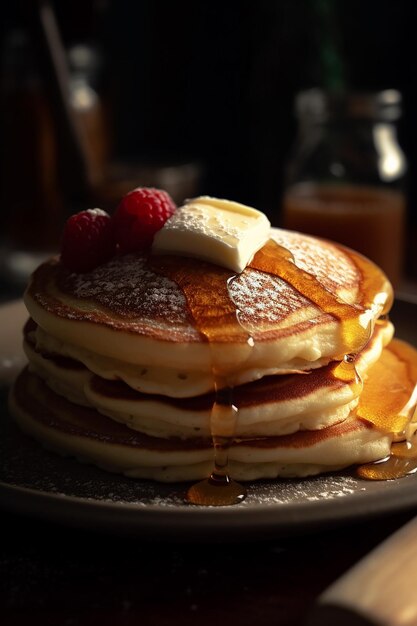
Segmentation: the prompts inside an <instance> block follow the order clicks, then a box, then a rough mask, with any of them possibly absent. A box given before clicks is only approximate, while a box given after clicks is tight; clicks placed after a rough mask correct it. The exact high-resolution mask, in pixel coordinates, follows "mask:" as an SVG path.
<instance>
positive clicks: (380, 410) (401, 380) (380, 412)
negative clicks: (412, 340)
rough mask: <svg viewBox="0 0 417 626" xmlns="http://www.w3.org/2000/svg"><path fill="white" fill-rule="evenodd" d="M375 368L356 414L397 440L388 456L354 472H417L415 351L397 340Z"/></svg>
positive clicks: (371, 475) (385, 476)
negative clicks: (391, 434) (382, 391)
mask: <svg viewBox="0 0 417 626" xmlns="http://www.w3.org/2000/svg"><path fill="white" fill-rule="evenodd" d="M374 368H375V372H374V371H373V376H372V377H371V378H370V380H369V381H368V382H367V385H366V386H365V388H364V391H363V393H362V395H361V397H360V400H359V405H358V408H357V410H356V414H357V416H358V417H359V418H362V419H366V420H367V421H368V422H371V423H372V424H374V425H375V426H377V428H378V429H380V430H385V431H386V432H387V433H394V438H395V439H397V441H396V442H395V443H393V444H392V445H391V452H390V454H389V455H388V456H387V457H386V458H385V459H381V460H380V461H376V462H374V463H365V464H363V465H360V466H359V467H357V468H356V470H355V473H356V474H357V476H359V477H360V478H364V479H367V480H391V479H394V478H402V477H403V476H406V475H408V474H412V473H414V472H415V471H417V424H416V425H414V421H413V420H414V414H415V412H416V402H417V382H416V381H417V356H416V352H415V351H414V350H413V349H412V348H411V347H410V346H409V345H408V344H406V343H404V342H402V341H398V340H395V339H394V340H393V341H392V342H391V343H390V344H389V346H388V347H387V348H386V349H385V350H384V352H383V354H382V356H381V358H380V360H379V361H378V362H377V363H376V364H375V365H374V366H373V370H374ZM369 383H370V384H369ZM381 389H383V390H384V393H383V394H382V393H381ZM413 430H414V431H415V432H413ZM410 431H411V432H410ZM401 439H403V441H398V440H401Z"/></svg>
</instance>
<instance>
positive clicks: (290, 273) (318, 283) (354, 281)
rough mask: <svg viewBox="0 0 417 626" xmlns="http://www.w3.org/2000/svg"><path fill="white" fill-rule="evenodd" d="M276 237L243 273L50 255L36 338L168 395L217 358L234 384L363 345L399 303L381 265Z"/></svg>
mask: <svg viewBox="0 0 417 626" xmlns="http://www.w3.org/2000/svg"><path fill="white" fill-rule="evenodd" d="M272 236H273V238H274V241H271V242H270V244H269V246H273V247H272V255H271V254H270V255H269V256H267V255H266V254H264V255H263V256H262V255H260V253H258V254H257V255H256V256H255V258H254V260H253V261H252V263H251V264H250V265H249V266H248V267H247V268H246V269H245V270H244V271H243V272H242V273H241V274H239V275H236V276H235V275H233V274H231V273H230V272H229V271H228V270H225V269H223V268H221V267H219V266H215V265H210V264H208V263H204V262H199V261H196V260H195V259H186V258H182V257H161V258H157V257H142V256H127V257H126V256H124V257H119V256H116V257H114V258H113V259H111V260H110V261H109V262H108V263H106V264H104V265H102V266H99V267H98V268H96V269H95V270H93V271H91V272H88V273H84V274H75V273H70V272H68V271H67V270H65V268H63V266H62V264H61V263H60V262H59V260H57V259H55V260H51V261H49V262H47V263H45V264H43V265H42V266H41V267H40V268H39V269H38V270H37V271H36V272H35V274H34V276H33V278H32V281H31V283H30V285H29V287H28V290H27V292H26V295H25V302H26V305H27V308H28V310H29V312H30V314H31V316H32V317H33V319H34V320H35V321H36V322H37V323H38V325H39V327H40V329H41V330H40V331H39V338H38V340H39V342H40V344H41V345H42V348H43V349H44V350H45V351H48V352H56V353H59V354H63V355H65V356H70V357H72V358H75V359H77V360H79V361H81V362H83V363H84V364H85V365H86V366H87V367H88V368H89V369H90V370H92V371H93V372H95V373H96V374H97V375H99V376H101V377H103V378H108V379H114V378H121V379H123V380H124V381H125V382H126V383H127V384H129V385H130V386H132V387H133V388H135V389H137V390H139V391H143V392H145V393H158V392H159V393H164V394H165V395H170V396H173V397H175V396H176V397H181V396H182V397H188V396H189V395H200V394H201V393H206V392H207V391H210V390H212V389H213V364H214V366H215V369H216V372H217V374H218V375H219V376H222V377H223V378H227V382H228V384H230V385H234V386H235V385H239V384H242V383H245V382H249V381H251V380H255V379H257V378H262V377H263V376H266V375H271V374H275V373H287V372H289V371H299V370H307V369H308V370H310V369H312V368H316V367H321V366H322V365H326V364H327V363H328V362H329V361H330V360H332V359H341V358H343V355H344V354H346V353H351V352H357V351H358V350H359V349H361V348H362V347H363V345H364V344H365V343H366V339H367V338H368V336H369V333H370V330H369V329H368V327H369V328H371V326H372V323H373V322H374V321H375V320H376V319H377V318H378V317H379V316H380V315H381V313H383V312H384V313H385V312H387V311H388V309H389V307H390V305H391V302H392V289H391V286H390V284H389V282H388V281H387V279H386V278H385V276H384V274H383V273H382V272H381V271H380V270H378V268H376V267H375V266H374V265H373V264H372V263H371V262H368V261H366V260H364V259H363V257H360V255H357V254H356V253H354V252H352V251H349V250H347V249H344V248H342V247H339V246H336V245H333V244H330V243H329V242H324V241H319V240H317V239H314V238H312V237H308V236H304V235H299V234H297V233H290V232H286V231H280V230H278V229H273V231H272ZM274 242H278V243H279V245H277V244H276V243H274ZM284 244H285V246H286V247H285V248H282V247H281V246H283V245H284ZM262 250H266V251H268V245H267V246H265V247H264V249H262ZM282 250H285V252H286V253H287V254H290V255H291V258H287V259H286V258H284V256H282V258H281V257H280V256H279V254H280V253H281V251H282ZM261 252H262V251H261ZM269 252H271V250H269ZM273 255H275V256H276V259H277V260H278V261H279V271H280V273H282V274H283V277H280V276H279V275H276V273H275V272H276V268H274V267H271V266H270V261H271V256H273ZM261 267H267V269H266V271H263V270H261V269H259V268H261ZM168 275H169V277H168ZM293 283H294V284H293ZM298 283H302V286H303V288H302V289H301V288H300V285H299V284H298ZM213 294H215V295H214V296H213ZM306 294H307V295H306ZM342 299H343V300H342ZM202 310H204V316H205V317H204V319H202V320H200V323H199V324H197V325H196V319H195V312H196V311H199V312H200V314H202V313H201V311H202ZM193 311H194V312H193ZM236 316H237V317H238V319H237V317H236ZM208 339H209V340H208ZM249 340H250V341H249ZM131 366H133V368H132V367H131ZM161 368H162V369H161ZM143 370H147V372H146V375H141V374H140V372H142V371H143ZM185 381H186V382H185Z"/></svg>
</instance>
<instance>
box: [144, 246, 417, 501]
mask: <svg viewBox="0 0 417 626" xmlns="http://www.w3.org/2000/svg"><path fill="white" fill-rule="evenodd" d="M351 258H352V260H353V262H354V263H355V264H356V266H357V267H358V269H359V271H360V272H361V274H362V282H361V285H360V290H361V291H360V294H359V303H358V304H348V303H346V302H344V301H342V300H341V299H339V298H338V297H337V295H335V294H333V293H331V292H330V291H329V290H328V289H326V288H325V287H324V286H323V285H322V284H321V283H320V282H319V281H318V280H317V278H316V277H315V276H314V275H312V274H309V273H308V272H306V271H304V270H302V269H301V268H299V267H298V266H297V265H295V263H294V259H293V256H292V254H291V252H290V251H289V250H287V249H286V248H284V247H282V246H280V245H279V244H277V243H276V242H275V241H273V240H270V241H269V242H267V244H266V245H265V246H264V247H263V248H261V250H259V251H258V252H257V253H256V254H255V256H254V258H253V260H252V261H251V263H250V264H249V267H250V268H252V269H256V270H259V271H262V272H265V273H268V274H271V275H274V276H277V277H280V278H282V279H283V280H285V281H286V282H288V283H289V284H290V285H292V286H293V287H294V288H295V289H296V290H297V291H299V292H300V294H302V296H304V297H305V298H308V299H309V300H310V301H312V302H313V303H314V304H316V305H317V306H318V307H319V308H320V309H321V310H322V311H324V312H326V313H328V314H330V315H332V316H333V317H335V318H336V319H337V320H338V322H339V324H340V327H341V335H342V340H343V344H344V346H345V350H346V354H345V356H344V358H343V360H342V361H341V362H340V363H339V364H338V365H337V366H335V367H334V369H333V371H332V375H333V376H334V377H335V378H337V379H339V380H342V381H344V382H347V383H348V384H349V385H350V386H351V387H352V388H353V389H354V392H355V396H360V394H361V392H362V389H363V383H362V380H361V378H360V376H359V374H358V372H357V370H356V367H355V355H356V354H358V353H359V352H360V351H361V350H362V349H363V348H364V347H365V345H366V344H367V342H368V340H369V338H370V337H371V335H372V332H373V318H374V317H375V315H376V313H375V310H374V309H375V304H376V306H377V307H379V313H380V314H381V315H382V316H386V315H387V313H388V311H389V309H390V307H391V304H392V294H390V293H388V294H387V283H386V281H385V278H384V276H383V275H382V274H381V272H380V271H379V269H378V268H377V267H376V266H374V265H373V263H371V262H370V261H368V260H367V259H365V258H363V257H360V256H358V255H356V254H353V253H352V256H351ZM151 263H152V266H153V268H154V269H155V270H156V271H158V272H160V273H162V274H163V275H164V276H166V277H167V278H170V279H171V280H173V281H174V282H175V283H176V284H177V285H178V286H179V287H180V288H181V290H182V291H183V294H184V296H185V298H186V301H187V304H188V308H189V311H190V313H191V316H192V318H193V322H194V324H195V326H196V328H197V330H199V331H200V332H201V333H202V335H203V336H204V337H206V339H207V341H208V342H209V344H210V350H211V360H212V373H213V380H214V388H215V402H214V404H213V408H212V412H211V421H210V424H211V434H212V440H213V450H214V463H213V471H212V473H211V475H210V476H209V477H208V478H207V479H205V480H203V481H200V482H198V483H197V484H195V485H193V486H192V487H191V488H190V489H189V490H188V492H187V496H186V498H187V501H188V502H190V503H192V504H200V505H206V506H207V505H211V506H223V505H230V504H236V503H238V502H241V501H242V500H243V499H244V498H245V496H246V490H245V488H244V487H242V486H241V485H240V484H239V483H237V482H235V481H234V480H233V479H231V478H230V476H229V458H228V457H229V448H230V446H231V445H232V443H233V440H234V435H235V432H236V423H237V420H238V408H237V407H236V406H235V405H234V403H233V388H232V387H231V386H230V384H229V380H228V376H229V375H230V374H231V372H230V371H227V369H226V370H225V368H224V365H223V362H222V361H223V355H224V349H225V344H224V343H222V338H223V337H225V336H228V337H232V338H233V340H235V341H238V342H239V344H240V346H241V353H240V355H241V356H240V360H239V362H236V363H235V364H234V368H235V369H237V368H239V367H240V366H241V365H242V364H243V363H244V362H245V360H246V359H247V358H248V357H249V355H250V353H251V350H252V349H253V347H254V339H253V337H252V336H251V334H250V332H249V331H248V329H247V328H245V326H244V324H243V323H242V320H241V312H240V311H239V310H238V308H237V307H236V305H235V303H234V302H233V299H232V297H231V290H230V287H231V285H232V283H233V280H235V278H236V276H235V275H234V274H231V272H230V271H229V270H225V269H223V268H219V267H217V266H211V265H209V264H201V265H200V264H197V263H195V262H193V260H192V259H185V258H182V257H158V258H157V259H156V258H155V257H153V258H152V259H151ZM375 294H379V297H378V296H377V298H376V303H375ZM371 309H373V310H371ZM416 369H417V364H416ZM388 375H389V368H388V370H387V371H386V376H388ZM415 378H416V377H414V379H415ZM381 388H383V387H381V386H380V385H379V391H378V393H376V392H373V391H371V392H370V393H368V394H367V396H366V397H367V400H369V397H370V396H372V398H373V399H374V400H375V399H376V398H377V397H379V398H381V392H380V390H381ZM372 394H373V395H372ZM394 396H395V397H396V400H395V401H399V400H398V398H399V397H401V398H403V396H401V394H400V396H398V395H397V394H394V393H393V398H394ZM384 399H385V394H384ZM400 402H401V401H400ZM374 405H375V402H374ZM374 405H373V406H374ZM375 406H376V405H375ZM375 406H374V408H372V409H370V408H369V407H368V406H367V403H366V402H362V403H360V405H359V408H358V413H357V414H358V417H360V418H363V419H366V420H368V421H371V422H372V423H374V424H375V425H376V426H378V427H381V420H380V419H379V416H380V415H381V412H380V411H378V410H376V409H375ZM403 417H404V416H403ZM384 419H385V418H384ZM382 421H383V419H382ZM400 423H404V424H405V421H404V419H402V420H401V419H398V420H397V422H396V426H399V424H400ZM404 424H403V425H404ZM416 466H417V462H416Z"/></svg>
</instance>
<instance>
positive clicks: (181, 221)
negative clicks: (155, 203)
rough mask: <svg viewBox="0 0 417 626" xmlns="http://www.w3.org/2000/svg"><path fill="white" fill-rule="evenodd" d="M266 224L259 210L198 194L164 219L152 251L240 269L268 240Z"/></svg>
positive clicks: (238, 270)
mask: <svg viewBox="0 0 417 626" xmlns="http://www.w3.org/2000/svg"><path fill="white" fill-rule="evenodd" d="M270 228H271V224H270V223H269V220H268V218H267V217H266V215H264V214H263V213H261V211H257V210H256V209H252V208H251V207H248V206H245V205H244V204H239V203H238V202H230V201H229V200H219V199H217V198H210V197H208V196H201V197H199V198H195V199H194V200H190V201H189V202H187V204H185V205H184V206H182V207H180V208H178V209H177V210H176V212H175V213H174V214H173V215H172V216H171V217H170V218H169V219H168V220H167V221H166V222H165V224H164V226H163V227H162V228H161V230H159V231H158V232H157V233H156V235H155V237H154V241H153V246H152V252H153V253H154V254H175V255H181V256H189V257H195V258H197V259H201V260H202V261H209V262H210V263H215V264H216V265H221V266H223V267H227V268H228V269H231V270H233V271H234V272H238V273H240V272H242V271H243V270H244V269H245V267H246V266H247V264H248V263H249V262H250V261H251V260H252V258H253V256H254V254H255V253H256V252H257V251H258V250H259V249H260V248H262V246H263V245H264V244H265V243H266V242H267V241H268V239H269V237H270Z"/></svg>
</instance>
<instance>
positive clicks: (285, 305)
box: [229, 270, 319, 325]
mask: <svg viewBox="0 0 417 626" xmlns="http://www.w3.org/2000/svg"><path fill="white" fill-rule="evenodd" d="M229 293H230V296H231V298H232V300H233V302H234V303H235V305H236V307H237V309H238V310H239V313H240V316H239V319H240V321H241V322H242V323H244V324H246V323H247V324H255V323H258V324H259V323H261V324H263V325H264V324H265V323H266V324H274V323H277V322H279V321H282V320H283V319H284V318H285V317H287V316H288V315H290V314H291V313H294V312H296V311H298V310H299V309H302V308H305V307H310V306H312V304H311V302H310V301H309V300H307V298H304V297H303V296H302V295H301V294H300V293H299V292H298V291H296V290H295V289H294V288H293V287H291V285H289V284H288V283H286V282H285V281H284V280H282V279H281V278H279V277H277V276H272V275H270V274H265V273H263V272H260V271H257V270H250V271H248V272H243V273H242V274H240V275H239V276H237V277H236V278H235V279H234V280H233V281H231V283H230V284H229ZM317 313H319V311H317Z"/></svg>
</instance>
